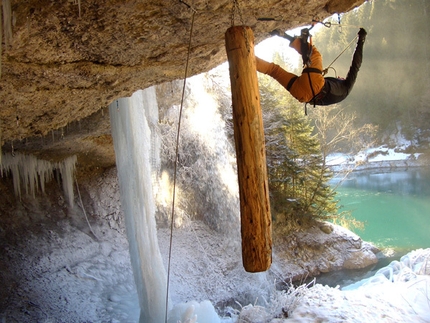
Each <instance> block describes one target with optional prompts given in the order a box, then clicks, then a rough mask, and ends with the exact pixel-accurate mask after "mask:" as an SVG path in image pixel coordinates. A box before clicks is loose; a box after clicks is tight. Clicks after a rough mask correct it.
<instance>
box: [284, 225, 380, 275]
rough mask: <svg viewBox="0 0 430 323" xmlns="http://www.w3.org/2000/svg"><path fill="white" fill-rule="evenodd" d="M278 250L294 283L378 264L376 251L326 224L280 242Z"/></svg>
mask: <svg viewBox="0 0 430 323" xmlns="http://www.w3.org/2000/svg"><path fill="white" fill-rule="evenodd" d="M279 245H281V246H282V250H276V253H277V255H278V258H279V259H278V260H277V261H279V266H280V268H284V267H285V268H289V271H290V273H291V277H290V278H291V279H293V280H294V279H296V280H297V279H301V278H303V277H301V275H303V271H305V272H306V273H308V274H309V275H311V276H317V275H319V274H321V273H326V272H330V271H335V270H340V269H358V268H365V267H368V266H370V265H374V264H376V263H377V262H378V259H377V257H376V254H377V253H378V252H379V250H378V249H377V248H375V247H374V246H373V245H371V244H369V243H368V242H365V241H363V240H361V238H360V237H359V236H357V235H356V234H354V233H352V232H351V231H349V230H346V229H344V228H342V227H340V226H335V225H332V224H329V223H323V224H321V225H320V227H317V226H315V227H313V228H311V229H309V230H306V231H304V232H297V233H294V234H291V235H288V236H287V237H285V238H284V239H283V240H282V242H279Z"/></svg>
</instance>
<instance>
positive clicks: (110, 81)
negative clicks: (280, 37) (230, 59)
mask: <svg viewBox="0 0 430 323" xmlns="http://www.w3.org/2000/svg"><path fill="white" fill-rule="evenodd" d="M362 2H364V1H363V0H311V1H295V0H294V1H293V0H269V1H257V0H249V1H238V0H232V1H229V0H215V1H206V0H189V1H185V0H184V1H182V0H179V1H174V0H159V1H151V0H139V1H138V0H129V1H119V0H109V1H108V0H60V1H52V0H27V1H18V0H3V1H2V9H3V22H4V24H3V43H2V55H1V60H2V66H1V69H2V71H1V74H2V75H1V79H0V102H1V109H0V122H1V123H0V127H1V131H2V135H1V144H2V146H3V150H4V151H12V150H19V151H21V152H27V153H32V154H35V155H39V156H42V157H43V158H45V159H50V160H58V159H62V158H64V157H67V156H69V155H72V154H77V155H78V163H79V164H80V165H92V166H102V167H105V166H111V165H113V164H114V163H115V158H114V154H113V148H112V140H111V138H110V128H109V117H108V115H107V113H105V112H106V111H105V110H104V109H105V108H106V107H107V105H108V104H110V103H111V102H113V101H114V100H115V99H117V98H120V97H124V96H129V95H131V94H132V93H133V92H134V91H136V90H138V89H143V88H146V87H149V86H151V85H155V84H160V83H163V82H167V81H171V80H174V79H178V78H183V77H184V71H185V64H186V57H187V51H188V46H189V43H190V31H191V25H192V21H193V19H192V18H193V16H194V24H193V25H194V28H193V32H192V36H191V53H190V62H189V75H193V74H197V73H201V72H205V71H208V70H209V69H211V68H213V67H215V66H217V65H218V64H220V63H221V62H223V61H225V60H226V55H225V49H224V33H225V31H226V30H227V29H228V28H229V27H230V26H231V25H232V24H235V25H241V24H245V25H248V26H250V27H252V29H253V31H254V35H255V42H256V43H258V42H260V41H261V40H263V39H265V38H267V37H268V32H269V31H271V30H273V29H275V28H283V29H285V30H287V29H291V28H293V27H298V26H301V25H305V24H309V22H310V21H311V20H312V19H324V18H326V17H327V16H329V15H331V14H333V13H340V12H345V11H348V10H350V9H352V8H354V7H356V6H358V5H360V4H361V3H362ZM261 18H270V19H264V20H262V19H261Z"/></svg>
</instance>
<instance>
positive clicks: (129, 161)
mask: <svg viewBox="0 0 430 323" xmlns="http://www.w3.org/2000/svg"><path fill="white" fill-rule="evenodd" d="M148 109H158V107H157V103H156V96H155V88H154V87H151V88H148V89H146V90H144V91H137V92H135V93H134V94H133V95H132V96H131V97H129V98H122V99H119V100H116V101H114V102H113V103H112V104H111V105H110V106H109V114H110V118H111V127H112V137H113V141H114V147H115V155H116V165H117V171H118V179H119V187H120V193H121V205H122V208H123V210H124V214H125V224H126V231H127V237H128V240H129V248H130V259H131V264H132V268H133V274H134V279H135V282H136V287H137V291H138V296H139V304H140V308H141V314H140V320H139V321H140V322H141V323H158V322H164V320H165V310H166V281H167V279H166V274H165V269H164V266H163V262H162V258H161V254H160V250H159V246H158V239H157V231H156V224H155V204H154V198H153V191H152V181H151V162H153V159H152V160H151V147H154V145H152V141H151V130H150V126H149V124H148V120H147V118H146V116H145V111H146V110H148Z"/></svg>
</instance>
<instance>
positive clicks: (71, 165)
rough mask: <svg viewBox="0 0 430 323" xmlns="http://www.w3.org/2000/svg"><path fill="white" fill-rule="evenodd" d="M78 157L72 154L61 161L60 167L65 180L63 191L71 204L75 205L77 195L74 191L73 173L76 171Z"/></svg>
mask: <svg viewBox="0 0 430 323" xmlns="http://www.w3.org/2000/svg"><path fill="white" fill-rule="evenodd" d="M76 161H77V157H76V156H72V157H69V158H67V159H65V160H64V161H63V162H61V163H60V165H59V167H58V168H59V169H60V173H61V178H62V180H63V191H64V194H65V195H66V198H67V201H68V202H69V205H70V206H72V207H73V204H74V200H75V195H74V192H73V175H74V173H75V165H76Z"/></svg>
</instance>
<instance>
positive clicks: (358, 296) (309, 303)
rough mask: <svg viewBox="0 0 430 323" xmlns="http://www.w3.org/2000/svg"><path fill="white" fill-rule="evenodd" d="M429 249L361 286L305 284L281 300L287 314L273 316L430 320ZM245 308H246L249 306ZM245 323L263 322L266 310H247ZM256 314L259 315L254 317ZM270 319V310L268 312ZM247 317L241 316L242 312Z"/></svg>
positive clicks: (277, 320)
mask: <svg viewBox="0 0 430 323" xmlns="http://www.w3.org/2000/svg"><path fill="white" fill-rule="evenodd" d="M429 275H430V249H419V250H415V251H412V252H410V253H409V254H407V255H405V256H404V257H402V258H401V260H400V261H394V262H392V263H391V264H390V265H388V266H387V267H384V268H381V269H380V270H379V271H378V272H377V273H376V274H375V275H374V276H373V277H371V278H368V279H365V280H363V281H361V282H358V283H356V284H353V285H350V286H348V287H345V288H344V289H343V290H340V289H339V288H331V287H328V286H323V285H321V284H316V285H314V286H313V287H311V288H305V286H301V287H299V288H297V289H292V290H290V291H288V292H285V293H283V295H280V296H278V299H277V302H278V303H279V299H281V298H282V302H283V304H284V305H283V307H282V310H279V307H278V310H277V312H271V313H270V314H271V315H272V317H276V318H274V319H272V320H266V321H267V322H271V323H281V322H366V323H371V322H429V321H430V302H429V299H430V276H429ZM244 309H245V308H244ZM245 310H246V320H245V319H242V320H241V318H240V317H239V320H238V322H247V323H257V322H261V320H260V319H259V318H261V317H262V308H261V307H257V306H248V307H246V309H245ZM254 311H255V314H254V313H253V312H254ZM263 311H264V313H265V315H266V319H267V315H268V313H269V310H268V309H263ZM241 315H242V313H241Z"/></svg>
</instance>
